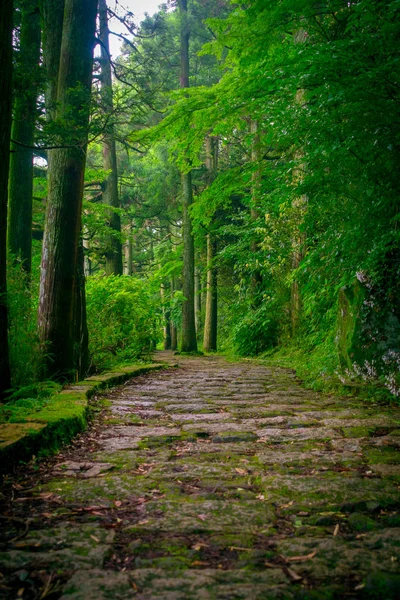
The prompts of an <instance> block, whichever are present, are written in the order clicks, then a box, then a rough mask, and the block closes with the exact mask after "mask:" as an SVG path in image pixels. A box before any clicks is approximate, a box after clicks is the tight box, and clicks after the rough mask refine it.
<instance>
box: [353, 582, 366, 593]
mask: <svg viewBox="0 0 400 600" xmlns="http://www.w3.org/2000/svg"><path fill="white" fill-rule="evenodd" d="M364 588H365V583H360V584H359V585H357V586H356V587H355V588H354V589H355V591H356V592H358V591H359V590H363V589H364Z"/></svg>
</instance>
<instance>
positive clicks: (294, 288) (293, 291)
mask: <svg viewBox="0 0 400 600" xmlns="http://www.w3.org/2000/svg"><path fill="white" fill-rule="evenodd" d="M305 40H306V32H305V30H303V29H301V30H300V31H299V32H297V34H296V36H295V43H304V42H305ZM304 96H305V92H304V90H303V89H299V90H297V93H296V102H297V103H298V104H299V105H300V104H303V102H304ZM303 157H304V151H303V149H300V150H298V151H297V152H296V154H295V159H296V160H299V161H301V160H302V158H303ZM305 169H306V165H305V164H302V163H300V164H299V166H298V168H297V169H295V170H294V172H293V178H294V180H295V182H298V183H301V182H302V180H303V178H304V171H305ZM307 203H308V198H307V196H305V195H303V196H300V197H299V198H296V199H295V200H294V201H293V204H292V206H293V208H295V209H296V213H297V214H296V219H297V223H296V225H297V228H296V231H295V234H294V237H293V239H292V248H293V253H292V270H293V271H294V270H296V269H298V267H299V266H300V263H301V261H302V260H303V258H304V245H305V241H306V239H305V234H304V233H303V232H302V231H301V230H300V225H301V223H302V221H303V220H304V214H305V211H306V208H307ZM301 308H302V300H301V292H300V286H299V282H298V281H297V280H296V279H293V281H292V284H291V287H290V320H291V334H292V337H295V335H296V334H297V331H298V329H299V323H300V315H301Z"/></svg>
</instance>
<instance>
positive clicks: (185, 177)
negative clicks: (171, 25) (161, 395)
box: [178, 0, 197, 352]
mask: <svg viewBox="0 0 400 600" xmlns="http://www.w3.org/2000/svg"><path fill="white" fill-rule="evenodd" d="M178 7H179V16H180V21H181V33H180V36H181V38H180V64H181V74H180V87H181V88H188V87H189V26H188V14H187V0H178ZM181 186H182V208H183V219H182V221H183V273H182V278H183V286H182V291H183V295H184V296H185V298H186V300H185V301H184V302H183V305H182V341H181V350H182V352H197V340H196V323H195V313H194V238H193V233H192V222H191V219H190V214H189V207H190V205H191V204H192V201H193V194H192V173H191V172H190V171H189V173H181Z"/></svg>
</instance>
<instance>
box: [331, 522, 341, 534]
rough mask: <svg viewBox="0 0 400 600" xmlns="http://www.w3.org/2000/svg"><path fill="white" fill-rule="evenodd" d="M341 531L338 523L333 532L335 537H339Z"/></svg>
mask: <svg viewBox="0 0 400 600" xmlns="http://www.w3.org/2000/svg"><path fill="white" fill-rule="evenodd" d="M339 529H340V526H339V523H337V524H336V525H335V529H334V530H333V537H336V536H337V534H338V533H339Z"/></svg>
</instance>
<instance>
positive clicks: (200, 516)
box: [197, 515, 207, 521]
mask: <svg viewBox="0 0 400 600" xmlns="http://www.w3.org/2000/svg"><path fill="white" fill-rule="evenodd" d="M197 518H198V519H200V521H206V520H207V515H197Z"/></svg>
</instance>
